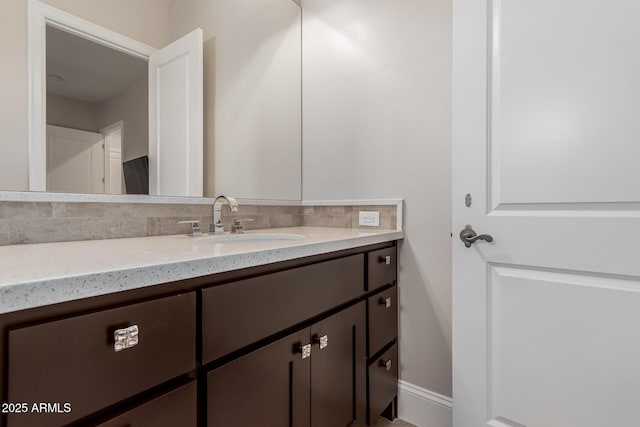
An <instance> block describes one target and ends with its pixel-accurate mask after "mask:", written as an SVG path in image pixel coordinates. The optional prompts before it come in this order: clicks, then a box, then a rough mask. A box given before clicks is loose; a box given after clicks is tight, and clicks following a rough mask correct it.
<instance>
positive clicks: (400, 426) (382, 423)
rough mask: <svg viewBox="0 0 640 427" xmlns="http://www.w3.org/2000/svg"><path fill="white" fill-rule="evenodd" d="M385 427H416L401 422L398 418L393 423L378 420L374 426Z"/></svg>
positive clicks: (382, 419) (381, 419)
mask: <svg viewBox="0 0 640 427" xmlns="http://www.w3.org/2000/svg"><path fill="white" fill-rule="evenodd" d="M387 426H393V427H416V426H414V425H413V424H409V423H408V422H406V421H402V420H401V419H399V418H397V419H396V420H395V421H394V422H391V421H389V420H386V419H384V418H380V419H379V420H378V423H377V424H376V425H375V427H387Z"/></svg>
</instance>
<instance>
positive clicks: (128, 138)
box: [98, 77, 149, 162]
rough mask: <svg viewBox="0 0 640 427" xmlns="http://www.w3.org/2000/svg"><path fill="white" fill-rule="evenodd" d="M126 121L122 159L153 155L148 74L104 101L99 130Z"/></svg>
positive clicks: (99, 111) (99, 118)
mask: <svg viewBox="0 0 640 427" xmlns="http://www.w3.org/2000/svg"><path fill="white" fill-rule="evenodd" d="M119 121H123V122H124V132H123V134H124V138H123V141H122V161H123V162H126V161H127V160H131V159H135V158H136V157H140V156H145V155H147V154H149V84H148V79H147V77H144V78H142V79H141V80H139V81H138V82H136V83H134V84H132V85H131V86H129V87H128V88H127V89H126V90H124V91H123V92H121V93H119V94H118V95H116V96H114V97H113V98H111V99H109V100H107V101H105V102H103V103H102V104H100V106H99V109H98V129H104V128H105V127H107V126H111V125H112V124H114V123H117V122H119Z"/></svg>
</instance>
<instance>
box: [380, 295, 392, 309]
mask: <svg viewBox="0 0 640 427" xmlns="http://www.w3.org/2000/svg"><path fill="white" fill-rule="evenodd" d="M379 301H380V305H384V308H391V303H392V299H391V297H387V298H380V300H379Z"/></svg>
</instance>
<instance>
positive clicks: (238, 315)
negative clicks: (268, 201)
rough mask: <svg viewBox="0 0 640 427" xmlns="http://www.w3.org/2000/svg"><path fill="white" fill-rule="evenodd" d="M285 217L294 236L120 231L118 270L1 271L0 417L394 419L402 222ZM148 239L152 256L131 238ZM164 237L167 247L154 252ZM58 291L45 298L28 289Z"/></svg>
mask: <svg viewBox="0 0 640 427" xmlns="http://www.w3.org/2000/svg"><path fill="white" fill-rule="evenodd" d="M289 231H290V232H291V231H293V232H296V233H299V234H301V235H303V236H305V238H304V239H300V240H296V241H275V242H255V241H254V242H251V243H233V244H224V243H223V244H221V243H211V242H207V241H206V239H202V240H197V239H196V238H188V237H184V236H180V237H178V236H164V237H153V238H141V239H120V240H123V241H128V242H124V243H125V244H122V246H121V247H120V250H121V252H123V253H121V255H122V256H121V259H120V258H119V261H116V260H112V261H111V262H112V263H114V264H113V265H114V266H115V264H118V263H120V264H121V267H123V268H120V269H116V268H114V269H113V270H112V271H109V269H108V268H107V267H106V266H102V271H98V269H97V270H96V271H95V272H93V273H90V272H88V271H82V272H79V271H75V272H70V271H69V270H72V267H71V265H72V264H73V262H72V261H69V265H67V266H66V269H67V273H65V274H67V277H63V274H62V273H60V277H57V278H55V279H49V278H47V279H46V280H45V279H43V278H36V277H34V278H32V280H30V281H29V280H27V279H26V276H25V277H21V278H15V279H12V280H13V281H14V283H13V284H8V283H4V284H3V283H0V293H1V294H2V295H3V297H5V296H6V297H7V299H6V301H13V302H14V303H13V306H12V307H13V308H6V307H5V310H4V311H5V313H3V314H0V326H1V327H2V330H3V339H2V342H1V346H2V351H0V361H1V362H2V363H1V365H2V372H3V375H2V378H3V384H2V398H1V399H0V400H1V401H2V402H5V403H6V405H5V406H6V408H5V409H6V410H5V412H8V413H5V414H3V418H2V423H1V424H2V425H3V426H8V427H14V426H59V425H68V424H71V425H98V426H110V427H111V426H113V427H116V426H118V427H119V426H132V427H138V426H154V427H158V426H185V427H186V426H212V427H213V426H224V427H232V426H283V427H284V426H294V427H298V426H314V427H319V426H327V427H339V426H352V425H353V426H365V425H371V424H373V423H374V422H375V420H376V419H377V417H378V416H379V415H380V414H383V413H384V415H386V416H387V417H390V418H391V417H395V411H396V402H395V400H396V396H397V380H398V347H397V345H398V338H397V335H398V334H397V330H398V328H397V314H398V312H397V310H398V308H397V284H396V274H397V272H396V270H397V268H396V265H397V261H396V256H397V250H396V242H397V240H398V239H400V238H402V232H400V231H387V232H374V233H363V232H359V231H357V230H350V229H349V230H346V229H345V230H338V229H325V230H319V229H313V228H309V227H297V228H294V229H291V230H289ZM314 236H315V237H314ZM322 236H324V237H322ZM327 236H330V237H327ZM150 239H151V240H152V242H153V246H154V247H155V248H156V253H159V254H160V255H158V257H159V258H158V260H157V261H158V262H155V263H153V262H151V259H152V257H153V255H151V254H149V253H147V251H145V250H143V249H141V248H144V247H146V245H147V244H148V243H147V242H148V241H149V240H150ZM171 239H174V240H173V243H174V244H173V247H171V248H170V247H168V246H167V249H166V251H168V252H171V251H173V253H165V254H162V249H161V248H160V247H159V246H158V244H159V243H162V242H164V243H167V242H172V240H171ZM189 239H191V240H189ZM118 243H119V242H118V241H117V240H113V241H108V242H103V243H101V242H100V241H96V242H72V243H66V244H56V243H54V244H47V245H31V247H28V246H27V245H23V246H21V247H14V248H15V249H17V250H19V251H31V252H32V253H31V255H32V256H37V252H38V251H40V250H43V251H44V250H48V251H49V253H52V252H51V246H53V247H56V245H58V246H57V247H58V248H59V250H60V251H63V252H66V256H67V257H71V259H72V257H73V256H79V255H80V253H81V252H82V251H83V250H87V248H88V247H89V246H91V245H93V247H94V251H99V250H100V247H102V250H103V251H106V250H107V249H105V248H107V247H108V248H111V249H110V250H113V249H114V245H116V246H117V245H118ZM120 243H123V242H120ZM135 245H139V246H138V249H136V246H135ZM43 246H49V248H42V247H43ZM9 250H10V248H7V247H5V248H0V255H2V253H1V252H2V251H4V252H5V254H6V253H9V252H8V251H9ZM136 251H138V252H136ZM134 252H136V253H138V255H139V256H138V258H136V257H135V256H134ZM43 253H45V252H43ZM187 253H190V254H191V255H190V256H188V255H187ZM103 255H105V256H106V254H103ZM16 256H17V257H21V256H24V254H18V255H16ZM60 256H62V255H60ZM93 256H96V257H97V258H99V257H98V255H96V254H95V252H94V255H93ZM145 257H146V258H145ZM172 257H174V258H175V259H173V262H170V260H171V259H172ZM31 262H34V263H35V261H33V260H32V261H31ZM45 263H46V262H45ZM125 264H126V268H124V266H125ZM135 266H137V267H135ZM213 266H216V267H213ZM134 267H135V268H134ZM61 268H62V269H63V270H64V269H65V268H64V267H61ZM78 268H87V267H86V266H85V267H78ZM111 268H113V267H111ZM205 271H208V272H209V273H204V272H205ZM163 272H164V274H163ZM74 273H75V274H74ZM203 273H204V274H203ZM24 274H25V275H27V274H28V273H24ZM33 274H34V275H36V276H37V274H38V273H37V272H34V273H33ZM162 277H166V278H169V279H165V280H162ZM177 277H178V279H177V280H173V279H176V278H177ZM40 279H42V280H40ZM20 280H22V281H24V283H22V284H20V283H18V282H19V281H20ZM88 283H90V284H91V285H90V286H87V284H88ZM114 283H115V284H116V285H114ZM126 283H129V285H128V286H129V287H127V285H125V284H126ZM56 286H58V288H56ZM74 286H75V287H76V288H77V290H78V293H77V295H80V297H74V295H73V292H72V291H73V288H74ZM80 289H82V291H80ZM87 289H89V290H87ZM57 290H59V291H60V292H59V293H60V294H62V295H55V296H53V297H51V298H53V300H52V301H55V302H56V303H55V304H48V305H42V303H41V304H40V306H36V305H37V304H36V303H35V300H34V299H33V298H32V299H29V297H28V294H32V295H37V294H39V293H40V294H41V293H42V292H48V293H49V294H56V292H57ZM20 293H23V294H22V295H20ZM91 293H94V294H95V295H91ZM25 298H26V299H25ZM39 299H40V300H42V298H39ZM29 305H31V306H32V307H29ZM16 307H19V309H16ZM25 403H26V405H22V404H25ZM34 403H35V404H36V406H35V407H34V406H33V405H34ZM41 403H45V405H41ZM46 404H49V405H46ZM9 405H13V406H12V407H11V408H9ZM16 405H22V406H16ZM34 408H36V409H42V411H38V410H34ZM20 409H25V410H23V411H20ZM17 411H20V412H23V413H16V412H17Z"/></svg>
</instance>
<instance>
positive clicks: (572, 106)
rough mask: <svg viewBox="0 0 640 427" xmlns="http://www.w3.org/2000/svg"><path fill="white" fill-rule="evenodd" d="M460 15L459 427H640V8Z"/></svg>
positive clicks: (492, 5) (569, 4)
mask: <svg viewBox="0 0 640 427" xmlns="http://www.w3.org/2000/svg"><path fill="white" fill-rule="evenodd" d="M453 3H454V7H453V16H454V32H453V46H454V52H453V68H454V74H453V80H454V89H453V104H454V106H453V144H454V148H453V156H454V185H453V191H454V193H453V200H454V204H453V211H454V219H453V224H454V227H455V228H454V235H453V238H454V245H453V246H454V249H453V359H454V360H453V361H454V372H453V384H454V389H453V400H454V426H455V427H478V426H483V425H485V426H486V425H517V424H516V423H519V424H521V425H525V426H529V427H555V426H563V427H603V426H607V427H627V426H629V427H631V426H638V425H640V405H639V404H638V402H640V247H639V246H638V244H639V242H640V167H639V164H640V163H639V161H640V78H639V76H640V25H638V22H640V3H639V2H638V1H637V0H616V1H610V0H562V1H558V0H518V1H515V0H454V2H453ZM467 193H469V194H470V195H471V201H470V202H471V204H470V206H469V207H467V206H466V204H465V195H466V194H467ZM467 224H470V225H471V226H472V227H473V229H474V230H475V231H476V232H478V233H479V234H480V233H488V234H490V235H492V236H493V238H494V241H493V242H492V243H488V242H486V241H477V242H475V243H474V244H473V245H472V246H471V247H470V248H466V247H465V246H464V245H463V243H462V241H461V240H460V238H459V235H458V233H459V232H460V231H461V230H462V229H463V228H464V227H465V225H467Z"/></svg>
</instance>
